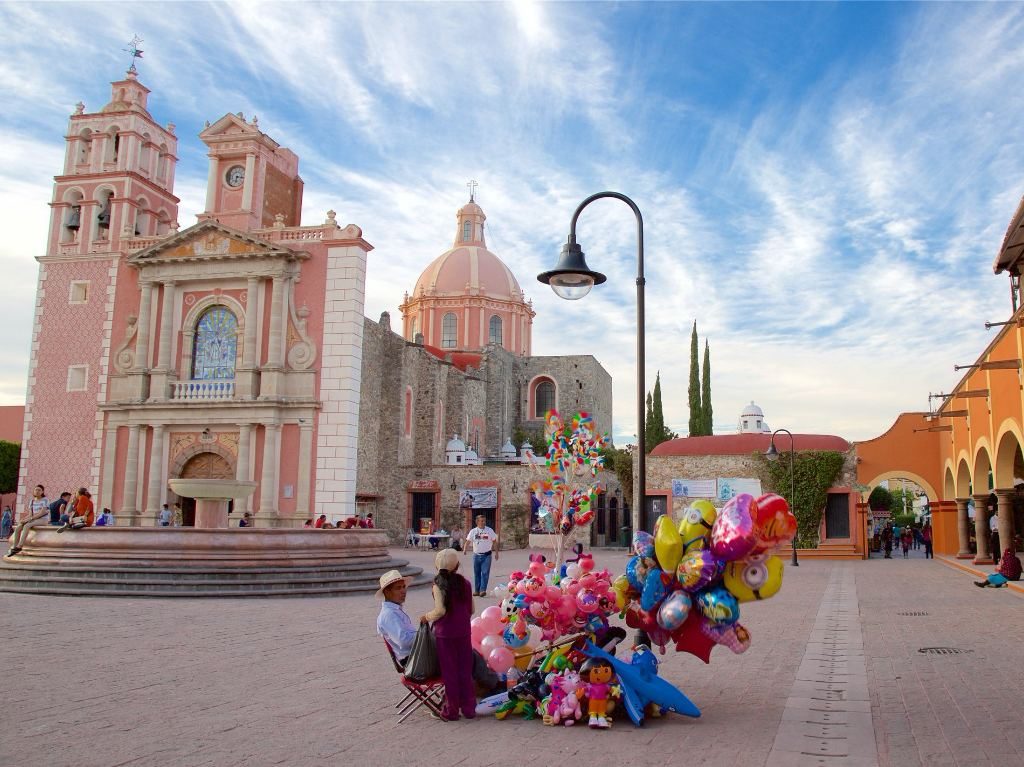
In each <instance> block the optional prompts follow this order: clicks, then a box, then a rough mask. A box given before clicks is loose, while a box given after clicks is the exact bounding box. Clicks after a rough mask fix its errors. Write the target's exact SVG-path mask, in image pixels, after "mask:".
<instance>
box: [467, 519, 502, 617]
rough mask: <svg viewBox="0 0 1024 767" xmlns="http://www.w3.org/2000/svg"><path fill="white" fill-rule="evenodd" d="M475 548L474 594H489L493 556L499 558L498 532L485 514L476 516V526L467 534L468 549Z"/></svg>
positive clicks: (479, 595)
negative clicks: (488, 583)
mask: <svg viewBox="0 0 1024 767" xmlns="http://www.w3.org/2000/svg"><path fill="white" fill-rule="evenodd" d="M470 548H472V549H473V596H476V597H483V596H487V581H488V580H489V579H490V577H491V557H492V556H493V557H494V560H495V561H497V559H498V534H497V533H496V532H494V530H493V529H491V528H490V527H488V526H487V520H486V519H485V518H484V515H483V514H480V515H479V516H478V517H477V518H476V527H474V528H473V529H472V530H470V531H469V533H468V534H467V535H466V551H465V553H466V554H468V553H469V550H470Z"/></svg>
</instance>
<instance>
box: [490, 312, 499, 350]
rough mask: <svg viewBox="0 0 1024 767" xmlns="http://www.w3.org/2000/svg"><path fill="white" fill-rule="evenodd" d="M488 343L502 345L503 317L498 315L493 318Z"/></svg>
mask: <svg viewBox="0 0 1024 767" xmlns="http://www.w3.org/2000/svg"><path fill="white" fill-rule="evenodd" d="M487 342H488V343H492V344H498V345H499V346H500V345H501V317H499V316H498V315H497V314H494V315H492V316H491V323H490V327H489V328H488V332H487Z"/></svg>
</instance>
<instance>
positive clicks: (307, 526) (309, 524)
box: [302, 517, 313, 529]
mask: <svg viewBox="0 0 1024 767" xmlns="http://www.w3.org/2000/svg"><path fill="white" fill-rule="evenodd" d="M302 527H303V529H310V528H312V527H313V518H312V517H310V518H309V519H307V520H306V521H305V522H303V523H302Z"/></svg>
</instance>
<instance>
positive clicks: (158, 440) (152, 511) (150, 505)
mask: <svg viewBox="0 0 1024 767" xmlns="http://www.w3.org/2000/svg"><path fill="white" fill-rule="evenodd" d="M163 476H164V425H163V424H160V423H158V424H156V425H154V426H153V444H152V446H151V448H150V451H149V492H148V493H147V494H146V517H147V520H149V519H152V518H155V517H156V515H157V514H159V513H160V491H161V489H162V488H161V485H162V484H163Z"/></svg>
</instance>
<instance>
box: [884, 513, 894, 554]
mask: <svg viewBox="0 0 1024 767" xmlns="http://www.w3.org/2000/svg"><path fill="white" fill-rule="evenodd" d="M892 539H893V530H892V525H891V524H890V523H888V522H886V523H885V527H884V528H882V549H883V550H884V551H885V558H886V559H892Z"/></svg>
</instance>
